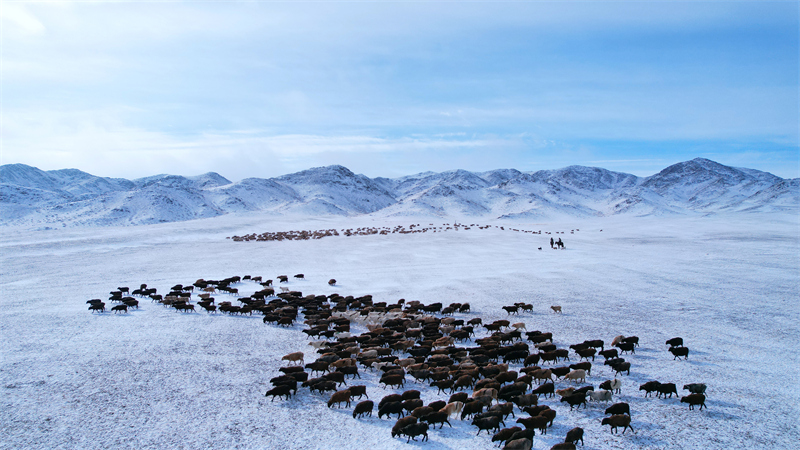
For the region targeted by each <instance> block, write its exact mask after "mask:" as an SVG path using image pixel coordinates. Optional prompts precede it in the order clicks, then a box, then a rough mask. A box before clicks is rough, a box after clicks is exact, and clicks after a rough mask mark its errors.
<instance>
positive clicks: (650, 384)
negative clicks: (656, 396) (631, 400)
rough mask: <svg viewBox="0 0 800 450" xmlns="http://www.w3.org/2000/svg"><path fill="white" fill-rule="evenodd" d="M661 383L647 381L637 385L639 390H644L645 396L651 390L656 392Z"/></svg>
mask: <svg viewBox="0 0 800 450" xmlns="http://www.w3.org/2000/svg"><path fill="white" fill-rule="evenodd" d="M660 386H661V383H659V382H658V381H648V382H647V383H645V384H643V385H641V386H639V390H640V391H644V396H645V397H647V396H648V395H650V393H651V392H658V388H659V387H660Z"/></svg>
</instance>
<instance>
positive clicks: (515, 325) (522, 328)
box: [511, 322, 527, 330]
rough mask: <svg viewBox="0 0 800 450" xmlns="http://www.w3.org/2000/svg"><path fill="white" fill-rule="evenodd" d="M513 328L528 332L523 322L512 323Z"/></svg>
mask: <svg viewBox="0 0 800 450" xmlns="http://www.w3.org/2000/svg"><path fill="white" fill-rule="evenodd" d="M511 328H514V329H515V330H527V328H525V324H524V323H523V322H518V323H512V324H511Z"/></svg>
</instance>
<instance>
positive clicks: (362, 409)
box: [353, 400, 375, 419]
mask: <svg viewBox="0 0 800 450" xmlns="http://www.w3.org/2000/svg"><path fill="white" fill-rule="evenodd" d="M374 406H375V404H374V403H373V402H372V400H364V401H363V402H358V404H356V409H354V410H353V418H354V419H355V418H356V416H358V417H363V416H364V415H367V416H370V417H372V409H373V407H374Z"/></svg>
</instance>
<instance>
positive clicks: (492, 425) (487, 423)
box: [472, 416, 502, 436]
mask: <svg viewBox="0 0 800 450" xmlns="http://www.w3.org/2000/svg"><path fill="white" fill-rule="evenodd" d="M501 420H502V419H501V418H500V417H498V416H492V417H485V418H475V419H472V425H475V426H476V427H478V434H476V436H477V435H479V434H481V430H486V434H489V430H497V431H500V422H501Z"/></svg>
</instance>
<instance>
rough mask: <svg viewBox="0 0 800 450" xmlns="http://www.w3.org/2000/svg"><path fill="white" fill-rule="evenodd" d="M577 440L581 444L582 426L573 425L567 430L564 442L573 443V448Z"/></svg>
mask: <svg viewBox="0 0 800 450" xmlns="http://www.w3.org/2000/svg"><path fill="white" fill-rule="evenodd" d="M578 441H581V445H583V428H581V427H575V428H573V429H571V430H569V431H567V437H566V438H564V442H565V443H570V444H573V448H575V443H576V442H578Z"/></svg>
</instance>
